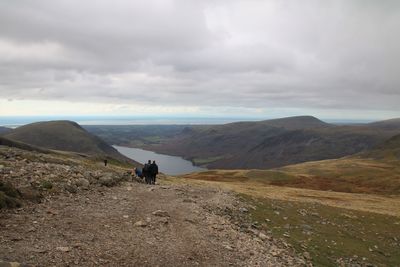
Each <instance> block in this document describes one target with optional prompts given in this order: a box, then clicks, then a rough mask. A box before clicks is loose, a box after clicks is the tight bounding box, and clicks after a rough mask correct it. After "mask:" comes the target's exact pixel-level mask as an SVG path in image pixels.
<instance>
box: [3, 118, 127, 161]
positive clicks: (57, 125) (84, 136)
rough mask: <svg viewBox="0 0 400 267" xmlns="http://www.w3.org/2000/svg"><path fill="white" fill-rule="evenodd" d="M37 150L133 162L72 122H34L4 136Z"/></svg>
mask: <svg viewBox="0 0 400 267" xmlns="http://www.w3.org/2000/svg"><path fill="white" fill-rule="evenodd" d="M4 137H5V138H7V139H10V140H15V141H18V142H22V143H25V144H29V145H33V146H36V147H39V148H45V149H52V150H61V151H71V152H77V153H83V154H88V155H91V156H98V157H105V158H106V157H110V158H114V159H117V160H121V161H125V162H128V161H130V162H133V161H132V160H130V159H128V158H126V157H125V156H123V155H122V154H120V153H119V152H118V151H117V150H116V149H115V148H113V147H112V146H110V145H109V144H107V143H106V142H104V141H103V140H102V139H100V138H99V137H98V136H95V135H93V134H91V133H89V132H87V131H86V130H85V129H83V128H82V127H81V126H80V125H79V124H77V123H76V122H72V121H46V122H36V123H31V124H27V125H24V126H21V127H18V128H16V129H14V130H13V131H11V132H10V133H7V134H5V135H4Z"/></svg>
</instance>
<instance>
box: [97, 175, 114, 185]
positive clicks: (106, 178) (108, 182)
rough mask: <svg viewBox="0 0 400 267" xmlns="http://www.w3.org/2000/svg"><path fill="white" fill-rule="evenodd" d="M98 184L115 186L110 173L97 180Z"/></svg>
mask: <svg viewBox="0 0 400 267" xmlns="http://www.w3.org/2000/svg"><path fill="white" fill-rule="evenodd" d="M99 183H100V184H101V185H104V186H113V185H115V184H116V180H115V179H114V175H113V174H112V173H106V174H104V175H103V176H102V177H100V178H99Z"/></svg>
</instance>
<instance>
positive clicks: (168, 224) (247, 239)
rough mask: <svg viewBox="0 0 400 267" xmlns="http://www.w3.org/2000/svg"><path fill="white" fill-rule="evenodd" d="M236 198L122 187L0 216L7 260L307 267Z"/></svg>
mask: <svg viewBox="0 0 400 267" xmlns="http://www.w3.org/2000/svg"><path fill="white" fill-rule="evenodd" d="M249 208H251V207H246V206H245V204H243V203H241V202H240V201H239V200H238V199H237V198H236V196H235V195H234V194H233V193H231V192H229V191H223V190H219V189H216V188H212V187H205V186H195V185H190V186H189V185H171V184H169V185H159V186H148V185H145V184H141V183H137V182H122V183H121V184H119V185H117V186H114V187H106V186H97V187H93V188H92V189H90V190H84V191H81V192H79V193H77V194H71V193H68V192H65V193H61V194H58V195H54V196H52V197H51V198H46V199H45V200H44V201H43V202H42V203H40V204H29V205H24V206H23V207H22V208H18V209H13V210H3V211H2V212H1V213H0V259H2V260H4V261H9V262H14V261H16V262H20V263H24V264H30V265H34V266H99V265H100V266H178V265H179V266H197V265H198V266H304V265H305V264H306V263H305V260H304V259H303V258H300V257H298V256H296V255H295V253H294V251H293V249H292V248H291V247H290V246H289V245H287V244H285V243H284V242H282V241H280V240H276V239H273V238H272V237H271V236H268V235H267V234H265V233H262V232H260V230H258V229H257V228H255V227H253V226H254V225H251V224H249V223H247V222H246V214H247V212H246V209H249Z"/></svg>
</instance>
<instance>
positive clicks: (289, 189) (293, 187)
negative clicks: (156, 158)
mask: <svg viewBox="0 0 400 267" xmlns="http://www.w3.org/2000/svg"><path fill="white" fill-rule="evenodd" d="M399 163H400V135H398V136H394V137H393V138H391V139H389V140H388V141H387V142H385V143H383V144H382V145H380V146H378V147H377V148H376V149H374V150H372V151H369V152H367V153H363V154H360V155H357V156H353V157H345V158H342V159H337V160H325V161H316V162H308V163H302V164H297V165H291V166H287V167H284V168H280V169H275V170H235V171H222V170H218V171H207V172H203V173H193V174H189V175H185V176H184V178H188V179H184V181H186V182H188V183H193V182H194V183H203V184H210V183H212V184H213V185H214V186H219V187H222V188H228V189H231V190H234V191H236V192H238V193H240V194H241V195H242V197H243V199H244V200H245V201H247V202H248V203H250V204H251V205H252V206H253V207H254V209H250V215H251V218H252V220H253V221H254V223H255V225H257V227H261V228H263V229H265V230H266V231H269V232H270V233H272V234H273V235H274V236H275V237H278V238H283V239H285V240H286V241H287V242H289V243H290V244H292V245H293V246H294V247H295V248H296V250H297V251H298V252H299V253H303V252H309V253H310V255H311V257H312V259H313V263H314V264H315V265H316V266H338V265H340V262H342V263H343V262H344V263H346V265H345V266H348V265H351V263H361V264H367V263H372V264H375V265H377V266H400V164H399ZM315 189H317V190H315ZM334 191H338V192H334ZM344 192H346V193H344ZM354 192H357V193H354ZM360 193H362V194H360ZM367 193H368V194H367ZM372 193H373V194H372Z"/></svg>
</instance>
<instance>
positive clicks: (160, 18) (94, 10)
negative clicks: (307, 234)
mask: <svg viewBox="0 0 400 267" xmlns="http://www.w3.org/2000/svg"><path fill="white" fill-rule="evenodd" d="M399 62H400V1H396V0H393V1H390V0H384V1H376V0H374V1H372V0H359V1H357V0H343V1H341V0H335V1H329V0H324V1H320V0H314V1H311V0H305V1H298V0H293V1H290V0H275V1H274V0H271V1H269V0H265V1H261V0H253V1H252V0H243V1H239V0H238V1H236V0H226V1H225V0H213V1H207V0H203V1H198V0H193V1H190V0H175V1H174V0H146V1H133V0H126V1H122V0H113V1H111V0H110V1H104V0H93V1H80V0H47V1H46V0H37V1H28V0H26V1H24V0H19V1H13V0H3V1H1V2H0V115H38V114H42V115H46V114H75V115H77V114H78V115H79V114H82V115H83V114H85V115H87V114H102V115H107V114H109V115H119V114H124V115H130V114H131V115H149V114H150V115H155V116H157V115H160V114H167V115H168V114H170V115H183V116H185V115H188V116H192V115H195V116H197V115H198V116H211V115H213V116H238V115H242V116H250V117H251V116H255V117H281V116H289V115H302V114H310V115H315V116H318V117H322V118H336V119H340V118H343V119H370V118H371V119H384V118H391V117H400V75H399V74H400V68H399V67H400V63H399Z"/></svg>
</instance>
